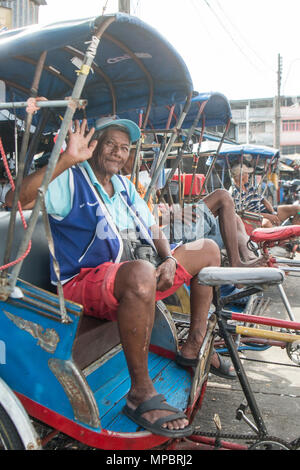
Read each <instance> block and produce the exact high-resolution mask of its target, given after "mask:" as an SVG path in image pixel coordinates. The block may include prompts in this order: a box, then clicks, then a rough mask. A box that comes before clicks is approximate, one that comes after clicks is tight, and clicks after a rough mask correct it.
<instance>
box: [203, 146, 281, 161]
mask: <svg viewBox="0 0 300 470" xmlns="http://www.w3.org/2000/svg"><path fill="white" fill-rule="evenodd" d="M242 156H243V158H244V159H245V160H249V159H250V160H251V161H252V162H253V163H256V162H258V163H259V164H261V161H262V160H266V159H270V160H271V159H273V158H274V160H275V159H279V157H280V151H279V150H278V149H275V148H273V147H267V146H264V145H251V144H237V145H235V144H233V145H232V144H223V145H222V147H221V150H220V151H219V156H218V158H217V160H216V163H217V164H218V165H220V166H226V159H227V158H228V159H229V160H230V163H231V164H232V163H233V162H234V161H240V158H241V157H242ZM252 159H253V160H252ZM212 161H213V158H212V157H209V158H208V159H207V161H206V164H207V165H210V164H211V163H212Z"/></svg>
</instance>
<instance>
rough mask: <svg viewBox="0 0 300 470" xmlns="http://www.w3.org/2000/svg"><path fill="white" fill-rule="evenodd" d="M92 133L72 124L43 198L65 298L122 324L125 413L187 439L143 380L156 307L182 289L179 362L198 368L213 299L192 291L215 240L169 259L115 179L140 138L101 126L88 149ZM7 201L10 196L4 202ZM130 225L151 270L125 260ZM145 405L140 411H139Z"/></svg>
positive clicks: (34, 182) (181, 423)
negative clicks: (185, 320) (185, 309)
mask: <svg viewBox="0 0 300 470" xmlns="http://www.w3.org/2000/svg"><path fill="white" fill-rule="evenodd" d="M93 134H94V129H91V130H90V131H87V122H86V120H83V121H82V124H81V125H80V124H79V122H78V121H75V128H74V131H72V130H70V131H69V134H68V142H67V147H66V150H65V151H64V152H63V153H62V154H61V155H60V158H59V159H58V162H57V165H56V168H55V170H54V174H53V181H52V183H51V184H50V185H49V189H48V191H47V193H46V206H47V211H48V213H49V219H50V224H51V229H52V233H53V238H54V243H55V249H56V257H57V259H58V262H59V264H60V268H61V280H62V282H63V284H64V293H65V296H66V298H68V299H70V300H73V301H75V302H78V303H80V304H82V305H83V307H84V312H85V314H87V315H92V316H95V317H97V318H101V319H107V320H115V321H117V322H118V326H119V331H120V338H121V343H122V346H123V350H124V354H125V357H126V361H127V365H128V370H129V375H130V378H131V386H130V390H129V392H128V396H127V404H126V406H125V407H124V413H125V414H126V415H127V416H129V417H130V418H131V419H132V420H133V421H134V422H136V423H137V424H139V425H141V426H142V427H144V428H146V429H148V430H149V431H151V432H153V433H155V434H160V435H164V436H170V437H182V436H187V435H190V434H192V432H193V426H191V425H189V422H188V419H187V417H186V415H185V414H184V413H182V412H180V413H179V410H177V409H174V408H169V406H168V404H167V403H166V402H165V401H163V402H161V400H159V397H157V392H156V390H155V388H154V385H153V383H152V381H151V378H150V376H149V373H148V350H149V342H150V337H151V331H152V327H153V322H154V314H155V301H156V300H159V299H163V298H165V297H168V296H169V295H171V294H172V293H173V292H175V291H176V290H177V289H178V287H179V286H180V285H182V284H183V283H186V284H189V285H190V286H191V325H190V330H189V335H188V338H187V340H186V342H185V344H184V345H183V346H182V348H181V351H180V352H179V353H178V354H177V356H176V361H177V362H178V364H179V365H181V366H185V365H187V364H188V365H190V366H195V365H196V364H197V357H198V353H199V349H200V346H201V344H202V341H203V338H204V335H205V332H206V327H207V316H208V311H209V307H210V304H211V300H212V289H211V288H210V287H209V286H204V285H200V284H198V279H197V274H198V273H199V271H201V269H202V268H204V267H206V266H219V265H220V255H219V249H218V247H217V245H216V244H215V243H214V242H213V241H211V240H198V241H195V242H192V243H189V244H186V245H182V246H179V247H177V248H176V249H175V250H174V251H173V252H172V251H171V248H170V245H169V243H168V241H167V239H166V237H165V236H164V235H163V234H162V233H161V231H160V229H159V227H158V226H157V225H156V223H155V220H154V218H153V216H152V214H151V213H150V211H149V209H148V207H147V205H146V204H145V202H144V201H143V199H141V198H140V197H139V195H138V193H137V192H136V190H135V188H134V185H133V184H132V183H131V182H130V181H129V180H128V179H127V178H126V177H122V176H119V175H118V173H119V171H120V169H121V168H122V167H123V166H124V164H125V162H126V160H127V158H128V156H129V151H130V144H131V142H134V141H136V140H137V139H138V138H139V136H140V130H139V128H138V127H137V126H136V125H135V124H134V123H133V122H132V121H128V120H116V121H112V120H106V121H104V122H103V123H102V125H100V126H98V129H97V132H96V134H95V136H94V139H95V140H91V139H92V138H93ZM44 173H45V168H41V169H39V170H37V171H36V172H35V173H33V174H31V175H29V176H27V177H26V178H25V179H24V182H23V184H22V188H21V192H20V201H21V204H23V205H24V204H27V203H30V202H32V201H33V200H35V198H36V196H37V191H38V188H39V187H40V186H41V183H42V180H43V177H44ZM11 201H12V193H9V194H8V197H7V203H11ZM136 211H137V212H138V213H139V214H141V216H142V218H143V221H142V220H141V217H139V216H138V215H137V213H136ZM135 224H136V225H137V226H138V227H139V229H140V233H141V238H143V241H144V242H145V243H147V244H149V245H150V246H153V248H154V249H155V250H157V252H158V254H159V255H160V257H161V259H162V262H161V264H160V265H159V266H158V267H157V268H155V267H154V266H153V265H152V264H151V263H149V262H148V261H143V260H134V261H126V260H124V261H123V259H122V251H123V241H122V238H121V231H122V230H127V229H134V228H135ZM145 228H146V229H147V230H145ZM148 229H149V230H148ZM52 282H53V283H55V275H54V274H53V268H52ZM211 372H213V373H216V374H218V375H221V376H222V377H226V378H235V374H234V372H233V371H232V366H231V365H230V363H229V362H227V361H226V360H224V359H222V358H221V357H220V356H219V355H218V354H217V353H214V354H213V356H212V366H211ZM154 397H157V398H156V399H155V398H154ZM153 400H154V401H155V403H154V404H153ZM141 404H143V407H144V408H143V411H142V412H139V410H137V408H138V407H139V405H141Z"/></svg>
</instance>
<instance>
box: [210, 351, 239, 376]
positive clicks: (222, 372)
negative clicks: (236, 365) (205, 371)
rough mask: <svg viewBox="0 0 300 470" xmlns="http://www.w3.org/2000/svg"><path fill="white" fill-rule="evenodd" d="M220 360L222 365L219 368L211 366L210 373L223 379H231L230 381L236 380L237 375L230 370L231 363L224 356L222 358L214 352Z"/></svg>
mask: <svg viewBox="0 0 300 470" xmlns="http://www.w3.org/2000/svg"><path fill="white" fill-rule="evenodd" d="M214 352H215V353H216V354H217V355H218V358H219V361H220V365H219V367H215V366H213V365H211V366H210V370H209V372H211V373H212V374H214V375H217V376H218V377H222V378H223V379H229V380H234V379H236V378H237V377H236V373H235V371H234V370H230V367H231V365H232V364H231V362H230V361H228V360H226V359H224V358H223V357H222V356H220V354H219V353H217V351H214Z"/></svg>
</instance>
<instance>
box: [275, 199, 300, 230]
mask: <svg viewBox="0 0 300 470" xmlns="http://www.w3.org/2000/svg"><path fill="white" fill-rule="evenodd" d="M277 213H278V217H279V219H280V221H281V222H283V221H284V220H286V219H289V218H290V217H293V221H292V224H293V225H300V206H299V205H296V204H295V205H293V204H291V205H283V206H278V208H277Z"/></svg>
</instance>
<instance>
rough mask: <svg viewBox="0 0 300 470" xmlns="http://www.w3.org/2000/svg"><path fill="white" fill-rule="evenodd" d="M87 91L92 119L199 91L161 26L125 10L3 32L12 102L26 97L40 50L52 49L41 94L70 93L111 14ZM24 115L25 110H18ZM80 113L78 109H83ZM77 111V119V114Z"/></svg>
mask: <svg viewBox="0 0 300 470" xmlns="http://www.w3.org/2000/svg"><path fill="white" fill-rule="evenodd" d="M109 18H112V22H111V23H110V24H109V26H108V27H107V28H106V29H105V32H104V33H103V35H102V37H101V41H100V44H99V47H98V48H97V53H96V56H95V59H94V61H93V65H92V72H91V73H89V75H88V77H87V80H86V83H85V87H84V90H83V93H82V99H87V100H88V106H87V108H86V117H87V118H97V117H99V116H101V115H114V114H116V113H118V112H122V111H125V110H129V109H136V108H141V107H145V106H147V101H148V104H149V101H151V104H152V105H153V106H162V105H166V104H172V103H174V102H184V100H185V99H186V97H187V96H190V95H191V93H192V90H193V84H192V80H191V77H190V74H189V71H188V69H187V67H186V65H185V63H184V61H183V59H182V58H181V56H180V55H179V54H178V53H177V51H176V50H175V49H174V48H173V46H172V45H171V44H170V43H169V42H168V41H167V40H166V39H164V38H163V37H162V36H161V35H160V34H159V33H158V32H157V31H156V30H155V29H153V28H152V27H151V26H149V25H147V24H146V23H144V22H143V21H141V20H140V19H138V18H136V17H133V16H129V15H126V14H122V13H117V14H114V15H105V16H101V17H96V18H87V19H79V20H71V21H64V22H58V23H54V24H50V25H48V26H40V25H34V26H30V27H26V28H20V29H16V30H12V31H8V32H4V33H2V34H0V80H2V81H3V82H5V84H6V101H7V102H12V101H26V100H27V99H28V97H29V96H30V89H31V86H32V79H33V76H34V73H35V68H36V65H37V62H38V59H39V57H40V55H41V54H42V53H43V52H44V51H47V56H46V60H45V64H44V67H43V73H42V78H41V81H40V85H39V89H38V96H44V97H46V98H47V99H48V100H59V99H64V98H65V97H67V96H70V95H71V93H72V89H73V85H74V83H75V80H76V73H77V72H78V70H79V69H80V67H81V64H82V59H83V56H84V52H85V51H86V47H87V43H88V42H89V41H91V37H92V35H93V32H94V30H95V29H96V28H98V27H99V26H101V24H102V23H104V22H105V21H107V19H109ZM17 115H19V116H20V115H21V116H24V111H19V110H18V111H17ZM77 115H78V113H77ZM77 115H75V118H76V117H77Z"/></svg>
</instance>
